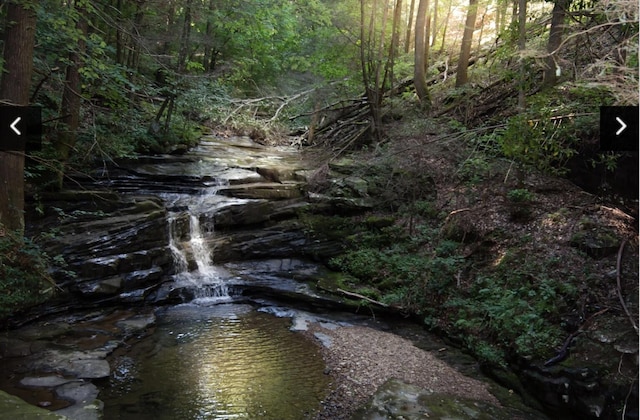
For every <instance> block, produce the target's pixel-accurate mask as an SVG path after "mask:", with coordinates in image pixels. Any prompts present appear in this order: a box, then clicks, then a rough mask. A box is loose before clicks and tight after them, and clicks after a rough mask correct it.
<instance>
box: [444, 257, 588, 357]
mask: <svg viewBox="0 0 640 420" xmlns="http://www.w3.org/2000/svg"><path fill="white" fill-rule="evenodd" d="M555 266H556V264H553V262H549V261H547V262H545V261H538V260H534V259H533V258H531V259H528V258H527V256H526V255H524V254H521V253H518V252H514V253H508V254H507V255H506V256H505V257H504V258H503V259H502V261H501V262H500V264H499V265H498V266H497V267H496V268H495V270H493V271H491V272H487V273H485V274H483V275H480V276H478V278H477V279H476V280H475V282H474V283H473V285H472V287H471V288H470V289H469V290H467V291H466V293H465V294H461V295H459V296H457V297H454V298H451V299H450V300H449V301H448V302H447V303H446V306H447V307H449V308H454V309H457V316H456V321H455V322H454V323H453V325H454V326H455V328H457V329H458V330H459V331H460V332H461V333H462V335H465V336H467V335H469V334H471V335H473V336H476V337H478V336H483V337H485V338H487V339H488V340H489V341H490V342H491V343H494V344H495V345H496V346H497V348H498V349H499V350H500V351H501V352H504V353H508V352H513V351H515V352H517V353H518V354H520V355H529V356H534V357H542V356H544V355H546V354H548V353H549V350H550V349H551V348H553V346H555V345H556V344H557V343H558V342H559V341H560V340H561V338H562V335H563V332H562V331H561V330H560V324H561V323H560V316H561V315H562V314H563V313H564V312H565V311H566V310H567V308H568V306H569V303H570V302H573V301H574V300H575V299H576V298H577V290H576V288H575V287H574V286H572V285H571V283H570V282H566V281H561V280H558V278H557V277H556V276H554V275H553V267H555ZM470 343H471V344H472V345H473V344H474V343H476V345H477V344H478V343H477V342H475V341H472V342H470ZM475 350H476V352H478V353H482V352H484V351H485V350H486V349H484V348H483V347H477V348H475ZM485 357H486V356H485Z"/></svg>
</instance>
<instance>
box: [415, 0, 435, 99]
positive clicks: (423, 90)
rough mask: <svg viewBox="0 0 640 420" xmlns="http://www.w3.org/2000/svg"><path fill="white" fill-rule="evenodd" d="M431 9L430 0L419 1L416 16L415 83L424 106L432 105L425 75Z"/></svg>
mask: <svg viewBox="0 0 640 420" xmlns="http://www.w3.org/2000/svg"><path fill="white" fill-rule="evenodd" d="M428 10H429V0H420V3H418V16H417V17H416V30H415V33H416V46H415V51H414V64H413V84H414V85H415V87H416V94H417V95H418V98H419V99H420V102H421V103H422V106H423V107H424V108H428V107H429V106H430V102H431V99H430V97H429V91H428V90H427V80H426V75H425V68H426V65H427V63H426V58H427V56H426V54H425V50H426V47H427V34H426V26H427V25H426V23H427V12H428Z"/></svg>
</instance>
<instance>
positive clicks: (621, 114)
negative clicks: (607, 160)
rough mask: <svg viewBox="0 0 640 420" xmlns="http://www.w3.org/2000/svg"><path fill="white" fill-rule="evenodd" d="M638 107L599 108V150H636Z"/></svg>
mask: <svg viewBox="0 0 640 420" xmlns="http://www.w3.org/2000/svg"><path fill="white" fill-rule="evenodd" d="M638 112H639V111H638V107H637V106H601V107H600V150H602V151H612V152H625V151H637V150H638Z"/></svg>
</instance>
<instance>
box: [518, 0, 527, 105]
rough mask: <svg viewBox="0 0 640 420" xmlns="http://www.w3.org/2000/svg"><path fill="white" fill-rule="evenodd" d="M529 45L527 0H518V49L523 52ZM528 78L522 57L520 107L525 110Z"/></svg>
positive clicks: (519, 90)
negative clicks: (526, 81)
mask: <svg viewBox="0 0 640 420" xmlns="http://www.w3.org/2000/svg"><path fill="white" fill-rule="evenodd" d="M526 46H527V0H518V51H520V52H523V51H524V49H525V48H526ZM526 78H527V75H526V69H525V60H524V57H520V86H519V88H518V109H520V110H521V111H524V109H525V108H526V100H525V85H524V84H525V80H526Z"/></svg>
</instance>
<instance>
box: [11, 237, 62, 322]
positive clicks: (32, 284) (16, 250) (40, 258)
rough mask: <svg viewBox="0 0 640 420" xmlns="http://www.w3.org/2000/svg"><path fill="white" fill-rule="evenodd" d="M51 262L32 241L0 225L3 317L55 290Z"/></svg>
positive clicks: (43, 299)
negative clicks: (49, 267) (49, 269)
mask: <svg viewBox="0 0 640 420" xmlns="http://www.w3.org/2000/svg"><path fill="white" fill-rule="evenodd" d="M48 264H49V259H48V257H47V255H46V254H44V253H43V252H42V251H41V250H40V248H39V247H38V246H37V245H35V244H34V243H33V242H32V241H30V240H29V239H26V238H21V237H20V236H18V235H16V234H14V233H11V232H6V231H4V229H3V228H2V227H1V226H0V320H2V319H5V318H7V317H8V316H10V315H11V314H13V313H15V312H17V311H19V310H21V309H25V308H28V307H30V306H33V305H36V304H38V303H42V302H44V301H45V300H46V299H47V298H48V297H49V296H50V295H51V294H52V292H53V289H54V282H53V280H52V279H51V278H50V277H49V275H48V273H47V267H48Z"/></svg>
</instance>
